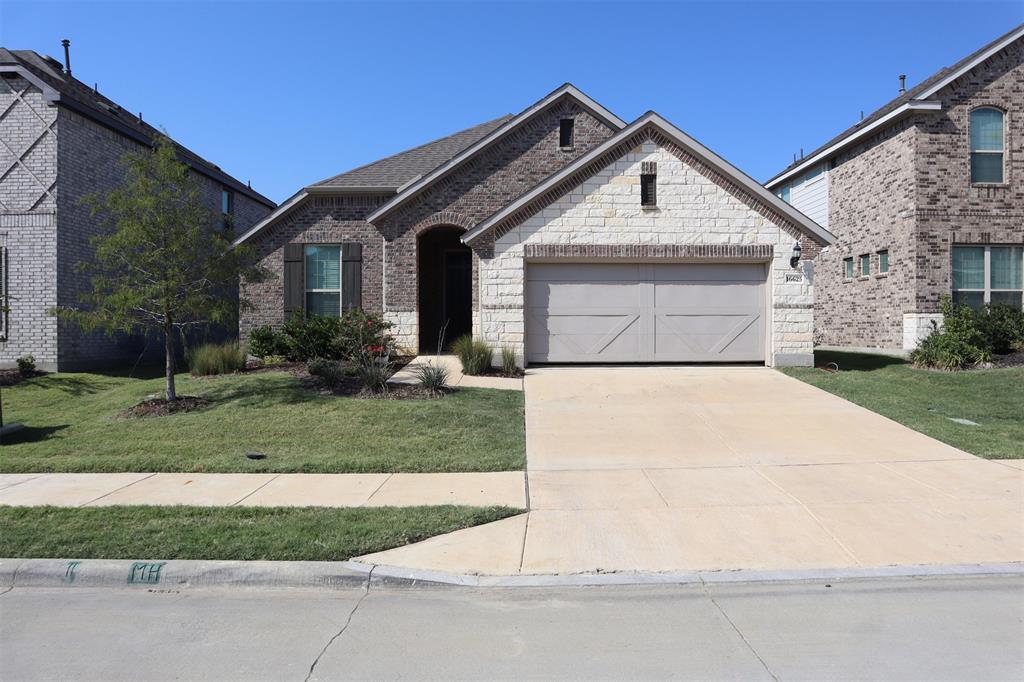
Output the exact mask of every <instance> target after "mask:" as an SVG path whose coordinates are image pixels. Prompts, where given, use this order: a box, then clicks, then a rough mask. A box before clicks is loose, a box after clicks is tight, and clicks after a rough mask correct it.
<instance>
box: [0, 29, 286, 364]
mask: <svg viewBox="0 0 1024 682" xmlns="http://www.w3.org/2000/svg"><path fill="white" fill-rule="evenodd" d="M66 54H67V53H66ZM69 61H70V60H68V61H67V62H66V63H65V64H64V65H63V66H62V65H61V63H60V62H58V61H57V60H55V59H53V58H51V57H46V56H42V55H40V54H37V53H36V52H33V51H31V50H7V49H4V48H0V265H2V277H0V283H2V291H0V296H2V298H3V303H4V306H3V312H2V313H0V366H9V365H12V364H13V363H14V361H15V359H16V358H18V357H21V356H24V355H33V356H34V357H35V359H36V363H37V365H38V366H39V367H41V368H43V369H49V370H56V369H61V370H68V369H82V368H90V367H103V366H110V365H115V364H119V363H122V362H124V361H126V360H131V361H135V360H137V359H138V357H139V355H140V353H142V352H143V351H144V350H146V348H147V347H146V343H145V339H144V338H143V337H141V336H128V335H119V336H116V337H110V336H108V335H106V334H103V333H99V332H97V333H93V334H84V333H83V332H82V331H81V330H80V329H78V328H77V327H76V326H74V325H72V324H68V323H65V322H63V321H59V320H58V319H57V318H56V317H54V316H53V315H51V314H50V311H51V310H52V309H53V308H55V307H57V306H64V305H75V304H77V303H78V297H79V293H80V292H81V291H83V290H84V289H85V288H87V287H88V286H89V282H88V281H87V279H86V277H85V276H84V275H82V274H81V273H79V272H76V270H75V266H76V264H77V263H78V262H79V261H80V260H81V259H82V258H83V257H87V254H89V252H90V248H91V247H90V238H91V237H92V236H94V235H96V234H98V233H99V232H100V230H101V227H102V226H101V225H100V224H98V223H97V221H96V220H95V219H94V218H93V217H92V216H91V215H90V212H89V209H88V208H87V207H86V206H84V205H83V203H82V198H83V197H84V196H86V195H88V194H90V193H94V192H104V191H108V190H110V189H113V188H115V187H116V186H118V185H119V184H120V181H121V178H122V172H123V168H122V165H121V157H122V156H123V155H124V154H126V153H128V152H134V151H137V150H140V149H144V148H146V147H148V146H151V145H152V143H153V140H154V136H155V135H158V134H159V131H158V130H157V129H156V128H154V127H153V126H151V125H149V124H148V123H146V122H144V121H143V120H142V115H141V114H138V115H136V114H135V113H132V112H129V111H127V110H125V109H123V108H122V107H121V106H119V105H118V104H117V103H115V102H113V101H111V100H110V99H108V98H106V97H104V96H103V95H102V94H100V93H99V92H98V90H97V88H96V87H95V86H92V87H90V86H88V85H86V84H85V83H82V82H81V81H79V80H78V79H77V78H74V77H73V76H72V75H71V68H70V63H69ZM178 152H179V156H180V158H181V159H182V161H184V162H186V163H188V164H189V165H190V166H191V167H192V169H193V171H194V172H195V173H194V174H195V177H197V178H198V179H199V181H200V182H201V185H202V187H203V188H204V190H205V193H206V195H207V196H208V197H209V202H210V206H211V208H213V209H214V210H216V209H217V208H219V209H220V210H221V211H222V212H223V213H224V216H225V221H224V223H225V225H226V226H227V227H230V228H232V229H235V230H241V231H245V230H247V229H248V228H249V227H251V226H252V225H253V224H254V223H255V222H257V221H258V220H260V219H262V218H263V217H264V216H266V215H267V214H268V213H269V212H270V211H271V210H273V209H274V208H275V206H276V204H275V203H274V202H272V201H271V200H269V199H267V198H266V197H264V196H262V195H261V194H259V193H258V192H255V191H254V190H252V188H250V187H248V186H247V185H246V184H243V183H241V182H239V181H238V180H236V179H235V178H233V177H231V176H230V175H228V174H227V173H225V172H224V171H222V170H221V169H220V168H218V167H217V166H215V165H214V164H212V163H210V162H209V161H206V160H205V159H203V158H201V157H199V156H198V155H196V154H194V153H193V152H191V151H189V150H188V149H186V148H184V147H182V146H181V145H178ZM152 345H153V344H150V346H152ZM150 350H155V351H156V352H157V353H162V348H161V347H160V346H159V345H158V346H155V347H153V348H151V349H150Z"/></svg>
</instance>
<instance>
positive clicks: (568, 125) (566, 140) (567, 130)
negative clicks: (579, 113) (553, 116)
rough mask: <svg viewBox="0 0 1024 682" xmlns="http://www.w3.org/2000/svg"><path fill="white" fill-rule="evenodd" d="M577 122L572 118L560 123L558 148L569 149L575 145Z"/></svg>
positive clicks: (564, 119)
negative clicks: (574, 135)
mask: <svg viewBox="0 0 1024 682" xmlns="http://www.w3.org/2000/svg"><path fill="white" fill-rule="evenodd" d="M575 127H576V121H575V120H573V119H571V118H563V119H562V120H561V121H559V122H558V146H559V147H562V148H563V149H568V148H570V147H572V145H573V132H574V128H575Z"/></svg>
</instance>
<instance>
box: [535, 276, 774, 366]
mask: <svg viewBox="0 0 1024 682" xmlns="http://www.w3.org/2000/svg"><path fill="white" fill-rule="evenodd" d="M765 273H766V267H765V265H764V264H762V263H699V264H698V263H659V264H651V263H530V264H528V265H527V268H526V359H527V361H528V362H757V361H764V345H765V343H764V330H765V319H764V318H765V292H764V287H765Z"/></svg>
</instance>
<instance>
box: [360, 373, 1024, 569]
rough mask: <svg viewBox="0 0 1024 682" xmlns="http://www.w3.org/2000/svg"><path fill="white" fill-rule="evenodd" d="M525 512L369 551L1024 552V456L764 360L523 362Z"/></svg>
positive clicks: (721, 565)
mask: <svg viewBox="0 0 1024 682" xmlns="http://www.w3.org/2000/svg"><path fill="white" fill-rule="evenodd" d="M526 425H527V456H528V479H529V501H530V512H529V513H528V514H523V515H521V516H518V517H513V518H510V519H506V520H504V521H499V522H497V523H493V524H488V525H486V526H478V527H476V528H470V529H466V530H462V531H457V532H455V533H451V534H449V535H446V536H439V537H436V538H433V539H430V540H427V541H426V542H422V543H419V544H416V545H409V546H406V547H402V548H398V549H394V550H390V551H387V552H381V553H379V554H376V555H371V556H368V557H363V558H362V559H361V560H362V561H367V562H370V563H379V564H385V565H395V566H404V567H410V568H422V569H433V570H442V571H449V572H453V573H482V574H503V575H512V574H520V573H522V574H551V573H560V574H565V573H591V572H597V571H672V570H716V569H766V570H767V569H783V570H784V569H813V568H842V567H858V566H887V565H894V564H902V565H916V564H967V563H970V564H976V563H987V562H1010V561H1022V560H1024V527H1022V524H1021V523H1020V519H1021V513H1022V511H1024V493H1022V490H1024V488H1022V482H1024V471H1021V470H1020V469H1018V468H1014V467H1013V466H1011V465H1010V464H1005V463H1000V462H995V461H986V460H982V459H978V458H976V457H974V456H972V455H969V454H967V453H964V452H962V451H960V450H957V449H955V448H952V447H950V446H948V445H945V444H943V443H940V442H938V441H936V440H933V439H931V438H929V437H927V436H924V435H922V434H919V433H917V432H915V431H912V430H910V429H908V428H906V427H904V426H901V425H899V424H897V423H895V422H893V421H890V420H888V419H886V418H884V417H881V416H879V415H877V414H875V413H873V412H870V411H868V410H865V409H863V408H861V407H858V406H856V405H854V404H852V403H849V402H847V401H845V400H842V399H841V398H837V397H836V396H833V395H831V394H828V393H825V392H823V391H820V390H818V389H816V388H813V387H811V386H808V385H807V384H804V383H802V382H800V381H797V380H796V379H791V378H789V377H786V376H785V375H783V374H781V373H779V372H776V371H774V370H771V369H765V368H742V367H731V368H710V367H696V368H683V367H679V368H666V367H635V368H628V367H623V368H558V369H554V368H552V369H542V370H531V371H530V372H529V373H528V375H527V378H526Z"/></svg>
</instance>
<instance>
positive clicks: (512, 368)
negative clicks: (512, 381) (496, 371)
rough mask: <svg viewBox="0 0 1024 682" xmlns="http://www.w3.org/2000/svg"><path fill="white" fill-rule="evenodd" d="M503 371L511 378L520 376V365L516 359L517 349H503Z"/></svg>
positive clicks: (503, 347) (508, 347) (505, 347)
mask: <svg viewBox="0 0 1024 682" xmlns="http://www.w3.org/2000/svg"><path fill="white" fill-rule="evenodd" d="M501 371H502V372H503V373H505V374H508V375H510V376H515V375H517V374H519V363H518V362H517V358H516V349H515V348H512V347H511V346H502V348H501Z"/></svg>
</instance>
